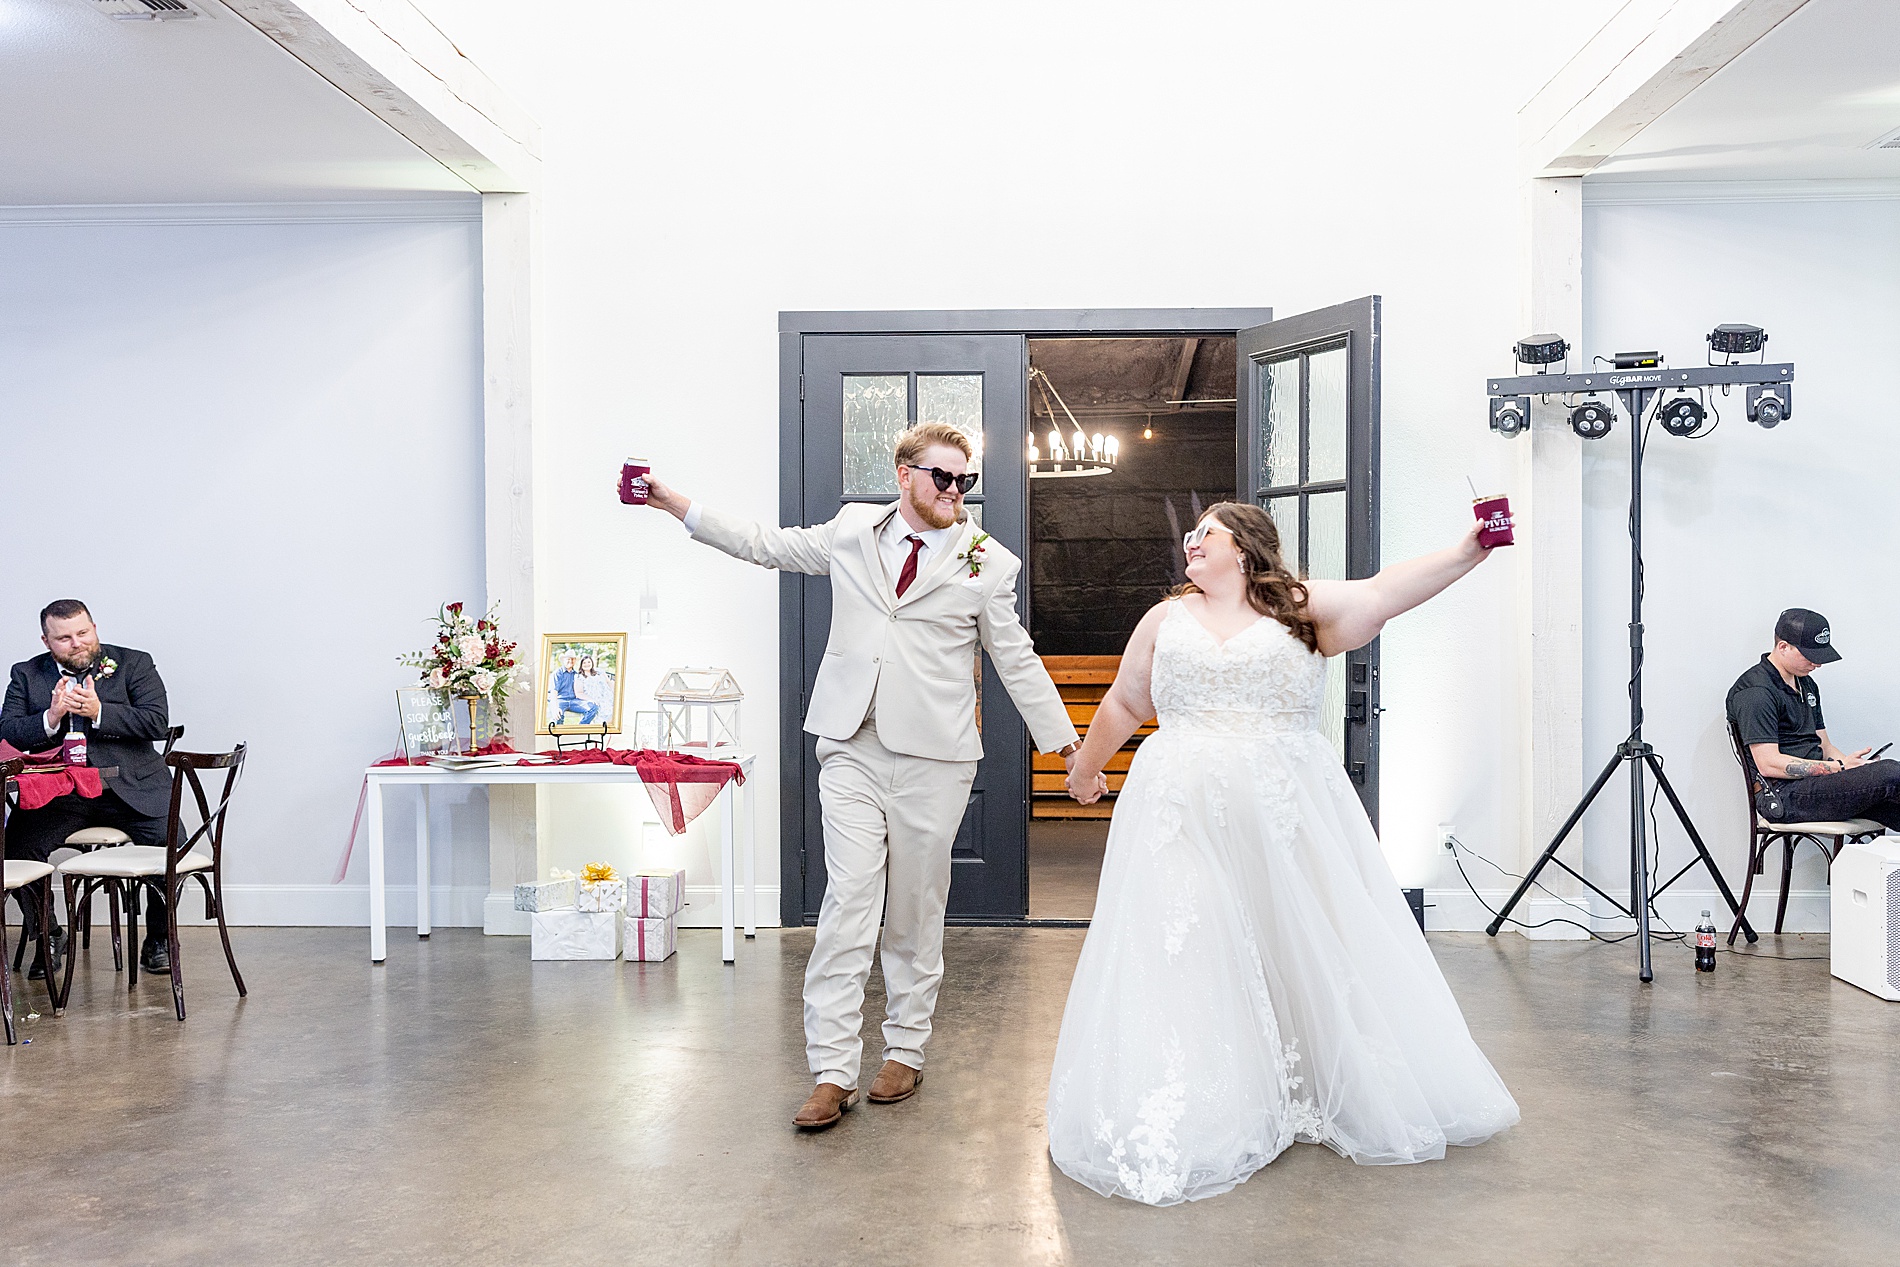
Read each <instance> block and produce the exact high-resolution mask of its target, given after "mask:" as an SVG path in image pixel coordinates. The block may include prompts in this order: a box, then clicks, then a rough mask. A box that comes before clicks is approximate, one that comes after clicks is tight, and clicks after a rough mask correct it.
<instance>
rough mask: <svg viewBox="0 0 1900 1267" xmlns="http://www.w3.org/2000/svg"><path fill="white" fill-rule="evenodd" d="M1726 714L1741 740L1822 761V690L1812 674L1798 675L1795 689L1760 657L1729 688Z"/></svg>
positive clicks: (1808, 759) (1765, 658) (1823, 725)
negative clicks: (1740, 735)
mask: <svg viewBox="0 0 1900 1267" xmlns="http://www.w3.org/2000/svg"><path fill="white" fill-rule="evenodd" d="M1728 715H1729V719H1730V720H1731V721H1733V722H1734V723H1735V727H1736V729H1737V730H1739V731H1741V732H1742V743H1743V744H1745V745H1753V744H1758V743H1771V744H1774V745H1775V747H1777V748H1779V749H1780V750H1781V751H1782V752H1784V753H1786V754H1787V755H1788V756H1791V757H1800V758H1802V759H1803V760H1807V761H1819V760H1821V739H1820V736H1819V735H1817V734H1816V733H1815V732H1816V731H1820V730H1826V729H1827V723H1826V722H1825V721H1823V720H1822V719H1821V691H1820V688H1819V687H1817V686H1815V684H1814V679H1813V678H1811V677H1798V678H1796V679H1795V680H1794V689H1793V690H1790V689H1788V684H1787V683H1786V682H1784V681H1782V680H1781V674H1780V672H1779V671H1778V670H1776V668H1775V666H1774V665H1772V664H1770V663H1769V662H1768V657H1767V656H1765V655H1764V656H1763V657H1762V658H1761V661H1760V663H1758V664H1756V665H1755V667H1754V668H1752V669H1750V670H1749V671H1748V672H1746V673H1744V674H1742V676H1740V677H1738V678H1736V679H1735V685H1734V686H1731V687H1729V688H1728Z"/></svg>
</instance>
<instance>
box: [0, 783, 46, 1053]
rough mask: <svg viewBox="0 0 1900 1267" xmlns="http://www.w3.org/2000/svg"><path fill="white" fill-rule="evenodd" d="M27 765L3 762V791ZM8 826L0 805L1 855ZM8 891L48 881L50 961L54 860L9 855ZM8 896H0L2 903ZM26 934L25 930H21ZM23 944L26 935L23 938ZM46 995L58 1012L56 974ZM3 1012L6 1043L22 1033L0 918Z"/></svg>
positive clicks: (42, 906)
mask: <svg viewBox="0 0 1900 1267" xmlns="http://www.w3.org/2000/svg"><path fill="white" fill-rule="evenodd" d="M25 767H26V761H25V759H24V758H21V757H15V758H14V759H13V760H11V761H0V792H4V791H7V790H11V787H12V783H13V779H14V778H15V776H17V775H18V774H19V773H20V771H21V770H23V769H24V768H25ZM6 846H7V828H6V816H5V807H4V806H0V855H4V854H5V853H6ZM0 871H4V880H5V894H8V895H10V894H13V893H15V892H17V891H19V890H20V889H23V888H25V887H26V886H27V885H29V884H32V883H33V882H34V881H36V880H45V881H46V883H44V884H42V885H40V955H41V961H42V962H50V958H49V957H50V956H51V955H52V953H53V941H52V937H53V882H52V880H51V879H49V878H48V877H50V876H51V875H52V874H53V867H52V864H51V863H47V862H34V861H33V860H31V859H30V858H7V859H6V861H5V865H4V867H0ZM4 900H5V897H4V896H0V902H4ZM21 932H22V934H24V932H25V930H24V929H22V930H21ZM22 941H23V943H24V937H23V938H22ZM46 986H47V990H46V993H47V997H48V998H49V999H52V1000H53V1009H52V1010H53V1014H54V1015H56V1016H57V1015H58V1014H59V1010H60V1009H59V1006H58V1004H59V1002H60V1000H59V999H57V998H55V997H54V995H53V989H52V986H53V974H52V973H50V972H49V973H47V974H46ZM0 1014H4V1016H5V1020H6V1025H5V1028H6V1033H7V1046H9V1047H11V1046H13V1045H14V1044H15V1043H16V1042H18V1041H19V1035H18V1034H16V1033H14V1031H13V970H12V969H11V968H10V967H8V966H7V922H6V920H5V918H4V917H0Z"/></svg>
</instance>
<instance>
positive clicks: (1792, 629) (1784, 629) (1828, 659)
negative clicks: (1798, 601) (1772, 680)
mask: <svg viewBox="0 0 1900 1267" xmlns="http://www.w3.org/2000/svg"><path fill="white" fill-rule="evenodd" d="M1775 641H1776V642H1787V643H1792V644H1794V648H1795V650H1797V651H1799V652H1800V653H1801V654H1802V655H1804V656H1806V657H1807V658H1808V659H1810V660H1812V661H1814V662H1815V663H1816V664H1832V663H1834V662H1835V661H1836V660H1838V659H1840V658H1841V653H1840V652H1838V651H1836V650H1835V649H1834V636H1833V634H1832V633H1831V632H1829V630H1828V627H1827V617H1826V616H1823V615H1822V614H1821V613H1820V612H1814V611H1809V610H1808V609H1807V608H1805V607H1790V608H1789V609H1788V610H1787V611H1785V612H1782V613H1781V615H1780V616H1779V617H1778V618H1777V619H1776V620H1775Z"/></svg>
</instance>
